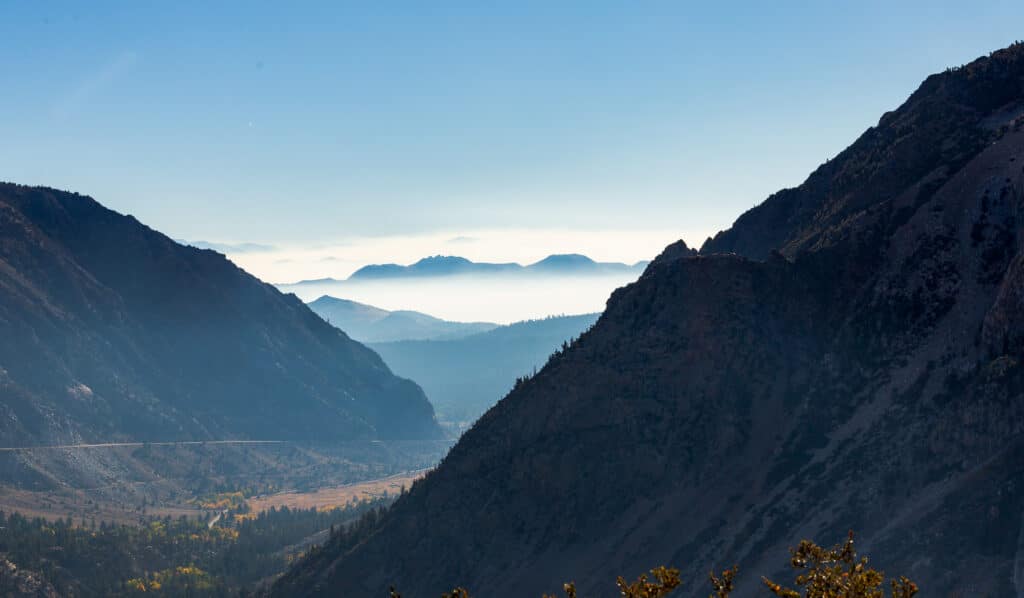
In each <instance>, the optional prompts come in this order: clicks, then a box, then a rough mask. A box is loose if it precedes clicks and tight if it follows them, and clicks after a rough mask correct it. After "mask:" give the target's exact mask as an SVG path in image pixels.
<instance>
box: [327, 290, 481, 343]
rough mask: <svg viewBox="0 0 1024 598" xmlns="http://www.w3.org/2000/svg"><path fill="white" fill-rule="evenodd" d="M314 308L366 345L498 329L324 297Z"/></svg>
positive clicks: (450, 336)
mask: <svg viewBox="0 0 1024 598" xmlns="http://www.w3.org/2000/svg"><path fill="white" fill-rule="evenodd" d="M309 307H310V309H312V310H313V311H315V312H316V313H317V314H318V315H319V316H320V317H321V318H323V319H325V320H327V321H328V322H329V323H330V324H332V325H334V326H335V327H337V328H340V329H341V330H343V331H344V332H345V333H346V334H348V335H349V336H350V337H352V338H353V339H355V340H357V341H359V342H362V343H375V342H389V341H401V340H428V339H453V338H459V337H463V336H468V335H470V334H476V333H478V332H486V331H488V330H492V329H494V328H497V327H498V325H497V324H491V323H489V322H449V321H447V320H442V319H440V318H435V317H433V316H429V315H427V314H424V313H420V312H418V311H408V310H399V311H387V310H384V309H380V308H379V307H373V306H372V305H366V304H364V303H358V302H356V301H349V300H347V299H338V298H336V297H331V296H328V295H324V296H323V297H320V298H319V299H317V300H316V301H313V302H311V303H309Z"/></svg>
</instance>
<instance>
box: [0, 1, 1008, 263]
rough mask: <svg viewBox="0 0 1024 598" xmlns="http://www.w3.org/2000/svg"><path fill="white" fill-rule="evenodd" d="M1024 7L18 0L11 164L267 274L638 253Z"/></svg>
mask: <svg viewBox="0 0 1024 598" xmlns="http://www.w3.org/2000/svg"><path fill="white" fill-rule="evenodd" d="M1021 23H1024V2H1020V0H1013V1H998V0H994V1H990V2H963V1H959V2H945V1H942V0H930V1H928V2H923V1H906V2H891V1H886V2H876V1H864V0H861V1H856V2H839V1H836V2H818V1H806V2H786V1H778V2H749V3H744V2H713V3H712V2H702V3H697V2H683V1H673V2H657V1H650V2H635V1H622V2H605V1H601V0H589V1H586V2H582V1H581V2H550V1H537V2H534V1H530V0H518V1H515V2H390V1H385V0H382V1H380V2H361V3H349V2H340V1H335V2H294V3H285V2H259V1H254V0H251V1H246V2H188V1H177V2H138V1H131V2H116V3H112V2H103V1H96V2H88V3H84V2H45V1H30V0H0V80H2V81H4V83H5V85H4V86H3V93H0V114H2V115H3V117H2V118H0V137H2V139H3V143H2V144H0V179H5V180H10V181H14V182H18V183H24V184H40V185H48V186H53V187H58V188H64V189H69V190H74V191H78V192H81V193H85V194H88V195H91V196H93V197H95V198H96V199H98V200H99V201H100V202H102V203H104V204H105V205H107V206H109V207H111V208H113V209H116V210H118V211H121V212H125V213H130V214H132V215H134V216H136V217H137V218H139V219H140V220H141V221H143V222H144V223H146V224H148V225H150V226H152V227H153V228H156V229H158V230H160V231H162V232H165V233H166V234H168V235H169V236H171V237H174V238H178V239H188V240H203V241H209V242H217V243H227V244H241V243H255V244H259V245H263V246H265V247H269V248H272V249H271V250H270V251H262V252H251V251H249V252H244V253H243V252H239V253H236V254H230V255H231V257H232V258H233V259H235V260H236V262H238V263H240V264H243V265H244V267H246V268H247V269H249V270H250V271H252V272H253V273H254V274H256V275H257V276H260V277H261V278H264V279H265V280H269V281H271V282H286V281H293V280H298V279H301V278H311V277H319V276H335V277H344V276H346V275H347V274H348V273H350V272H351V271H352V270H354V269H355V268H357V267H359V266H360V265H363V264H365V263H378V262H399V263H409V262H412V261H415V260H416V259H418V258H419V257H422V256H423V255H432V254H456V255H465V256H466V257H469V258H471V259H489V260H492V261H521V262H529V261H534V260H537V259H540V258H542V257H544V256H545V255H547V254H549V253H558V252H568V251H572V250H576V251H578V252H581V253H588V254H590V255H591V257H594V258H595V259H601V260H615V261H625V262H633V261H637V260H639V259H649V258H650V257H653V255H654V254H656V253H657V251H658V250H660V248H661V247H663V246H664V245H665V244H667V243H668V242H671V241H672V240H674V239H677V238H684V239H685V240H686V241H687V242H689V243H690V244H696V245H699V244H700V242H702V241H703V239H704V238H706V237H707V236H708V235H710V234H713V233H714V232H715V231H717V230H720V229H723V228H726V227H728V226H729V224H730V223H731V222H732V221H733V220H734V219H735V218H736V217H737V216H738V215H739V214H740V213H742V212H743V211H744V210H746V209H749V208H750V207H752V206H754V205H755V204H757V203H759V202H760V201H762V200H763V199H764V198H765V197H767V196H768V195H769V194H770V193H772V192H773V191H776V190H778V189H780V188H783V187H789V186H795V185H797V184H799V183H800V182H801V181H803V180H804V178H805V177H806V176H807V174H808V173H809V172H810V171H811V170H813V169H814V168H815V167H816V166H817V165H818V164H820V163H822V162H823V161H825V160H826V159H828V158H829V157H831V156H834V155H835V154H836V153H838V152H839V151H840V150H841V149H843V148H844V147H845V146H846V145H848V144H849V143H850V142H851V141H853V139H855V138H856V137H857V136H858V135H859V134H860V133H861V132H863V131H864V130H865V129H866V128H868V127H869V126H872V125H874V124H876V123H877V121H878V118H879V116H881V114H882V113H884V112H885V111H887V110H891V109H893V108H895V107H896V106H898V105H899V104H900V103H901V102H902V101H903V100H904V99H905V98H906V97H907V96H908V95H909V94H910V93H911V92H912V91H913V90H914V89H915V88H916V86H917V85H918V84H919V83H920V81H921V80H923V79H924V78H925V77H926V76H927V75H928V74H930V73H933V72H938V71H941V70H943V69H944V68H946V67H947V66H954V65H959V64H963V63H965V62H968V61H969V60H971V59H973V58H976V57H977V56H980V55H982V54H986V53H988V52H990V51H991V50H994V49H997V48H999V47H1002V46H1005V45H1008V44H1009V43H1010V42H1012V41H1014V39H1016V38H1018V37H1021V36H1022V33H1021V28H1020V24H1021ZM460 239H461V241H460ZM256 254H259V255H256ZM327 258H331V259H327Z"/></svg>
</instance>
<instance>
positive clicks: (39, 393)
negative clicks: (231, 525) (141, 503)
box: [0, 184, 439, 446]
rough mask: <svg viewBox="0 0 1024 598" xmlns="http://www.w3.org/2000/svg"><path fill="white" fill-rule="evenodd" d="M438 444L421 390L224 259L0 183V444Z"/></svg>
mask: <svg viewBox="0 0 1024 598" xmlns="http://www.w3.org/2000/svg"><path fill="white" fill-rule="evenodd" d="M438 434H439V428H438V426H437V424H436V422H435V421H434V418H433V410H432V408H431V406H430V404H429V403H428V402H427V400H426V398H425V397H424V395H423V393H422V391H421V390H420V389H419V388H418V387H417V386H416V385H415V384H413V383H411V382H409V381H407V380H403V379H400V378H397V377H395V376H394V375H392V374H391V372H390V371H389V370H388V368H387V366H385V365H384V363H383V362H382V361H381V360H380V358H379V357H378V356H377V355H376V354H375V353H373V352H372V351H371V350H369V349H367V348H366V347H364V346H362V345H360V344H358V343H356V342H354V341H352V340H350V339H349V338H348V337H347V336H345V334H344V333H342V332H340V331H339V330H337V329H335V328H333V327H331V326H329V325H328V324H326V323H325V322H323V321H322V320H321V319H320V318H319V317H317V316H316V314H314V313H313V312H312V311H310V310H309V309H308V308H307V307H306V306H305V305H303V304H302V302H301V301H299V300H298V299H297V298H296V297H294V296H286V295H282V294H281V293H280V292H278V291H277V290H276V289H274V288H273V287H272V286H270V285H266V284H263V283H261V282H260V281H258V280H257V279H255V278H254V277H252V276H250V275H248V274H246V273H245V272H243V271H242V270H240V269H238V268H237V267H235V266H234V265H233V264H232V263H231V262H229V261H228V260H227V259H226V258H225V257H224V256H223V255H221V254H218V253H216V252H214V251H209V250H200V249H195V248H192V247H184V246H181V245H179V244H177V243H175V242H174V241H172V240H171V239H169V238H167V237H165V236H164V235H161V234H160V233H157V232H155V231H153V230H151V229H149V228H147V227H145V226H143V225H142V224H140V223H139V222H138V221H136V220H135V219H134V218H132V217H130V216H123V215H121V214H118V213H116V212H113V211H111V210H108V209H106V208H104V207H102V206H101V205H99V204H98V203H96V202H95V201H93V200H92V199H90V198H88V197H84V196H80V195H77V194H70V193H65V192H61V191H55V190H52V189H45V188H32V187H22V186H17V185H11V184H3V185H0V445H2V446H20V445H35V444H64V443H70V442H81V441H84V442H112V441H118V440H126V439H132V440H185V439H223V438H256V439H379V438H430V437H436V436H437V435H438Z"/></svg>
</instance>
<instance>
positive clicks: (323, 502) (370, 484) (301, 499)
mask: <svg viewBox="0 0 1024 598" xmlns="http://www.w3.org/2000/svg"><path fill="white" fill-rule="evenodd" d="M426 473H427V471H426V470H421V471H414V472H409V473H401V474H396V475H393V476H391V477H387V478H381V479H379V480H369V481H366V482H357V483H354V484H345V485H343V486H335V487H333V488H321V489H319V490H316V491H314V492H278V493H276V494H268V495H265V496H257V497H253V498H250V499H249V500H248V503H249V507H250V508H251V509H252V511H253V512H254V513H259V512H261V511H266V510H269V509H270V508H271V507H276V508H278V509H280V508H281V507H288V508H289V509H312V508H316V509H332V508H335V507H341V506H344V505H347V504H349V503H351V502H354V501H359V500H363V499H370V498H379V497H382V496H384V494H385V493H387V494H388V495H389V496H397V495H398V494H399V493H400V492H401V491H402V487H403V486H404V487H406V488H408V487H410V486H412V483H413V482H414V481H416V480H417V479H419V478H421V477H423V476H424V475H425V474H426Z"/></svg>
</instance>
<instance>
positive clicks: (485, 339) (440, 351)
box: [370, 314, 598, 425]
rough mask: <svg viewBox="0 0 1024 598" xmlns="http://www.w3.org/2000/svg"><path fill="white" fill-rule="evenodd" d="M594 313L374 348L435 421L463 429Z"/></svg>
mask: <svg viewBox="0 0 1024 598" xmlns="http://www.w3.org/2000/svg"><path fill="white" fill-rule="evenodd" d="M597 318H598V314H583V315H578V316H558V317H551V318H545V319H542V320H529V321H526V322H516V323H515V324H510V325H508V326H501V327H498V328H495V329H494V330H490V331H487V332H483V333H480V334H474V335H471V336H466V337H464V338H458V339H445V340H423V341H399V342H394V343H372V344H371V345H370V346H371V347H372V348H373V350H374V351H377V353H379V354H380V356H381V357H383V358H384V361H385V362H386V363H387V364H388V366H390V367H391V369H393V370H394V371H395V373H397V374H398V375H400V376H404V377H407V378H409V379H411V380H414V381H415V382H416V383H417V384H419V385H420V386H422V387H423V390H424V391H425V392H426V393H427V396H428V397H429V398H430V402H431V403H432V404H433V405H434V408H435V409H436V410H437V416H438V419H440V420H442V421H444V422H449V423H457V424H459V425H466V424H468V423H469V422H472V421H473V420H475V419H476V418H477V417H479V416H480V415H481V414H482V413H483V412H484V411H486V410H487V409H488V408H490V407H491V405H493V404H494V403H495V402H497V400H498V399H500V398H501V397H503V396H505V394H506V393H508V391H509V390H510V389H511V388H512V385H513V383H514V382H515V380H516V378H518V377H521V376H527V375H529V374H530V372H531V371H536V370H537V369H538V368H540V367H541V366H543V365H544V362H545V361H547V359H548V356H550V355H551V353H552V352H553V351H556V350H558V348H559V346H560V345H561V344H562V343H564V342H566V341H568V340H569V339H572V338H575V337H577V336H579V335H580V334H581V333H582V332H583V331H585V330H586V329H587V328H589V327H590V326H591V325H593V323H594V322H595V321H597Z"/></svg>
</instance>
